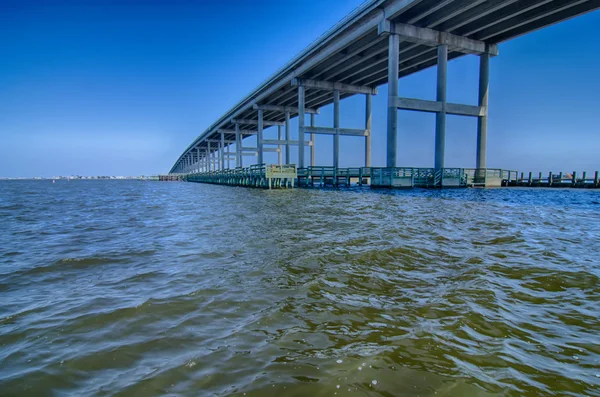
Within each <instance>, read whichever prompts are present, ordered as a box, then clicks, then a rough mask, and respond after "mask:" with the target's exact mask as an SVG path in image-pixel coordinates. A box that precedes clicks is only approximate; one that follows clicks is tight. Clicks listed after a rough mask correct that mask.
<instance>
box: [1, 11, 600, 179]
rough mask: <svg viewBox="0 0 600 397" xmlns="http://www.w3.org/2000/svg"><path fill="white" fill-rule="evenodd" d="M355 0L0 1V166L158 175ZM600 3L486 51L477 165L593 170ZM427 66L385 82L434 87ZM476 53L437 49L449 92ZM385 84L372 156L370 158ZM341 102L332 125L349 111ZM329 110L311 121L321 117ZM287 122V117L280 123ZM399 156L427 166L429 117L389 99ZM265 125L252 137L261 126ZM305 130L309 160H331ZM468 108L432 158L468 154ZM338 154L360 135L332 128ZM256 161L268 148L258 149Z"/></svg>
mask: <svg viewBox="0 0 600 397" xmlns="http://www.w3.org/2000/svg"><path fill="white" fill-rule="evenodd" d="M360 2H361V0H328V1H320V0H286V1H279V0H257V1H246V0H228V1H216V0H215V1H180V0H176V1H170V2H164V1H158V0H155V1H143V2H142V1H131V0H130V1H108V0H107V1H97V0H90V1H77V2H76V1H72V2H68V1H46V2H42V1H39V2H34V1H27V0H21V1H19V0H11V1H7V0H0V53H1V54H2V55H1V56H0V139H1V141H0V142H1V144H0V176H10V177H14V176H54V175H75V174H78V175H141V174H144V175H149V174H158V173H166V172H167V171H168V170H169V169H170V168H171V166H172V164H173V162H174V161H175V160H176V159H177V157H178V156H179V154H180V153H181V151H182V150H183V149H185V148H186V147H187V146H188V145H189V144H190V142H191V141H192V140H193V139H194V138H195V137H196V136H198V135H199V134H200V133H201V132H202V131H204V129H205V128H206V127H207V126H209V125H211V124H212V123H213V122H214V121H215V120H216V119H217V118H218V117H220V116H221V115H222V114H223V113H225V112H226V111H227V110H228V109H229V108H231V106H232V105H234V104H235V103H236V102H237V101H238V100H239V99H241V98H242V97H243V96H245V95H246V94H248V93H249V92H250V91H251V90H252V89H254V88H255V87H256V86H257V85H258V84H259V83H261V82H262V81H263V80H264V79H266V78H267V77H269V76H270V75H271V74H272V73H273V72H274V71H275V70H276V69H278V68H279V67H280V66H282V65H283V64H284V63H286V62H287V61H289V60H290V59H291V58H292V57H293V56H294V55H296V54H297V53H298V52H299V51H301V50H302V49H303V48H304V47H305V46H307V45H308V44H309V43H310V42H312V41H313V40H314V39H316V38H317V37H318V36H319V35H320V34H322V33H323V32H324V31H326V30H327V29H328V28H330V27H331V26H332V25H333V24H335V23H336V22H337V21H338V20H340V19H341V18H343V17H344V16H345V15H346V14H347V13H348V12H350V11H351V10H352V9H353V8H355V7H356V6H357V5H358V4H359V3H360ZM598 26H600V12H593V13H590V14H587V15H584V16H582V17H579V18H575V19H572V20H569V21H566V22H563V23H561V24H558V25H555V26H553V27H550V28H547V29H543V30H541V31H538V32H535V33H532V34H530V35H527V36H523V37H521V38H518V39H515V40H513V41H510V42H507V43H504V44H502V45H501V46H500V56H498V57H496V58H494V59H493V60H492V62H491V80H490V120H489V131H488V166H489V167H500V168H509V169H518V170H521V171H526V172H527V171H534V172H537V171H543V172H547V171H548V170H553V171H557V172H558V171H572V170H578V171H584V170H586V171H594V170H600V156H598V155H597V152H598V151H599V150H598V149H599V148H600V128H599V126H600V111H599V109H600V96H598V92H600V77H599V76H598V70H600V52H598V51H597V50H596V49H597V48H598V43H597V37H598V33H599V30H598V29H599V28H598ZM435 75H436V71H435V68H432V69H429V70H426V71H423V72H420V73H418V74H415V75H412V76H410V77H408V78H404V79H402V80H400V95H401V96H406V97H416V98H424V99H434V97H435V84H436V82H435ZM477 82H478V60H477V58H476V57H474V56H468V57H463V58H461V59H459V60H455V61H452V62H450V64H449V75H448V83H449V86H448V100H449V101H453V102H462V103H472V104H475V102H476V100H477ZM386 96H387V89H386V87H385V86H382V87H380V91H379V95H378V96H376V97H374V102H373V105H374V109H373V112H374V113H373V128H374V132H373V165H384V163H385V133H386V132H385V124H386ZM363 109H364V99H363V98H362V97H355V98H349V99H346V100H344V101H342V105H341V125H342V126H343V127H358V126H361V125H362V123H363V120H362V119H363V115H362V114H363ZM331 119H332V112H331V107H325V108H323V109H322V112H321V115H319V116H318V117H317V124H318V125H328V126H329V125H331ZM294 125H295V124H294ZM399 125H400V127H399V154H398V159H399V160H398V161H399V165H406V166H432V165H433V145H434V125H435V116H433V115H431V114H422V113H414V112H408V111H401V112H400V120H399ZM274 133H275V132H274V131H268V132H267V134H271V135H272V134H274ZM331 140H332V137H330V136H318V137H317V145H318V147H317V163H318V164H320V165H330V164H331V161H332V155H331V146H332V145H331ZM475 142H476V121H475V120H474V119H470V118H463V117H457V116H451V117H449V119H448V127H447V149H446V165H447V166H449V167H452V166H458V167H460V166H462V167H472V166H473V165H474V162H475ZM341 150H342V154H341V159H340V162H341V165H342V166H350V165H361V164H362V159H363V150H364V149H363V142H362V140H361V139H359V138H354V137H343V138H342V139H341ZM266 160H267V161H269V162H274V161H276V157H275V156H274V155H272V154H268V155H266Z"/></svg>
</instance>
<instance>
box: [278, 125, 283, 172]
mask: <svg viewBox="0 0 600 397" xmlns="http://www.w3.org/2000/svg"><path fill="white" fill-rule="evenodd" d="M277 139H278V140H279V141H281V140H282V139H283V135H282V131H281V126H280V125H278V126H277ZM277 147H278V148H279V152H278V153H277V164H278V165H282V164H283V145H282V144H281V143H280V144H279V146H277Z"/></svg>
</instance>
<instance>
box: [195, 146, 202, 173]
mask: <svg viewBox="0 0 600 397" xmlns="http://www.w3.org/2000/svg"><path fill="white" fill-rule="evenodd" d="M196 158H197V160H198V162H197V163H196V164H197V172H198V173H200V167H201V166H200V148H198V149H196Z"/></svg>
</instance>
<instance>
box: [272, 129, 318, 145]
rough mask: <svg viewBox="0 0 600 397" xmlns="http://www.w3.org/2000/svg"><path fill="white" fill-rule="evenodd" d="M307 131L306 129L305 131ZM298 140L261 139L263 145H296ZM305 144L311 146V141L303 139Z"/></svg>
mask: <svg viewBox="0 0 600 397" xmlns="http://www.w3.org/2000/svg"><path fill="white" fill-rule="evenodd" d="M307 132H308V131H307ZM297 144H298V140H297V139H296V140H290V141H286V140H285V139H263V145H297ZM304 145H305V146H311V145H312V142H311V141H304Z"/></svg>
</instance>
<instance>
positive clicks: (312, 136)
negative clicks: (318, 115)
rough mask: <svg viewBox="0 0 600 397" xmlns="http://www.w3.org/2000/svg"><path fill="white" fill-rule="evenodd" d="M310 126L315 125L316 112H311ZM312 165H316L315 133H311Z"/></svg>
mask: <svg viewBox="0 0 600 397" xmlns="http://www.w3.org/2000/svg"><path fill="white" fill-rule="evenodd" d="M310 126H311V127H315V126H316V124H315V114H314V113H311V114H310ZM310 143H311V145H310V165H311V166H312V167H314V166H315V134H312V133H311V134H310Z"/></svg>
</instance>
